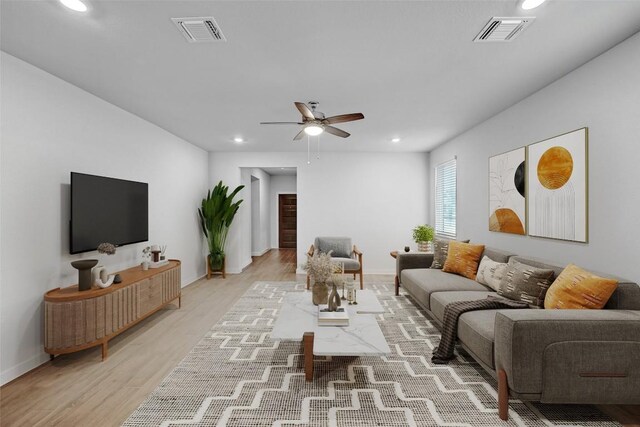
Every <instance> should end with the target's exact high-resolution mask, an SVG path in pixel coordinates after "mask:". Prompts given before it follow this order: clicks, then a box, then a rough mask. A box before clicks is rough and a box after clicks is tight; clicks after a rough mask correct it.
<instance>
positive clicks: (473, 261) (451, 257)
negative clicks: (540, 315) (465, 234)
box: [442, 241, 484, 280]
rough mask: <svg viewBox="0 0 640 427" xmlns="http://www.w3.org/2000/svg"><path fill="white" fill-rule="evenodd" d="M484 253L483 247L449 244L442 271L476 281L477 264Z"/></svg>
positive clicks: (458, 243)
mask: <svg viewBox="0 0 640 427" xmlns="http://www.w3.org/2000/svg"><path fill="white" fill-rule="evenodd" d="M483 252H484V245H472V244H470V243H462V242H456V241H451V242H449V253H448V254H447V260H446V261H445V263H444V267H442V271H446V272H447V273H454V274H459V275H460V276H463V277H466V278H467V279H471V280H476V273H477V272H478V263H479V262H480V257H481V256H482V253H483Z"/></svg>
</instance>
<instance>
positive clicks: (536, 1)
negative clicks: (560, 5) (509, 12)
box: [520, 0, 546, 10]
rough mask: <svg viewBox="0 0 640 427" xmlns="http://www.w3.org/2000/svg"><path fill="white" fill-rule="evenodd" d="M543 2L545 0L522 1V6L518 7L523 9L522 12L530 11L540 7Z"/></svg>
mask: <svg viewBox="0 0 640 427" xmlns="http://www.w3.org/2000/svg"><path fill="white" fill-rule="evenodd" d="M545 1H546V0H523V1H522V5H521V6H520V7H521V8H523V9H524V10H531V9H535V8H536V7H538V6H540V5H541V4H542V3H544V2H545Z"/></svg>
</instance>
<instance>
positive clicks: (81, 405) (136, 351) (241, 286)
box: [0, 250, 640, 427]
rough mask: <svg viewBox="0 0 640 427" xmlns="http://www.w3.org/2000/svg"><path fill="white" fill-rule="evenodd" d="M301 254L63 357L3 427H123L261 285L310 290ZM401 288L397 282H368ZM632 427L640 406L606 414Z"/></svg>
mask: <svg viewBox="0 0 640 427" xmlns="http://www.w3.org/2000/svg"><path fill="white" fill-rule="evenodd" d="M295 264H296V257H295V251H294V250H272V251H270V252H268V253H267V254H265V255H263V256H261V257H254V258H253V263H252V264H251V265H250V266H249V267H248V268H246V269H245V271H243V272H242V273H241V274H236V275H227V278H226V279H222V278H221V277H220V276H215V277H214V278H212V279H211V280H206V279H201V280H198V281H197V282H195V283H194V284H192V285H190V286H188V287H186V288H184V289H183V290H182V308H181V309H179V310H178V309H177V308H176V307H172V308H170V309H167V310H162V311H160V312H159V313H157V314H156V315H154V316H151V317H150V318H149V319H147V320H145V321H143V322H141V323H140V324H139V325H137V326H135V327H133V328H131V329H129V330H128V331H126V332H124V333H123V334H121V335H119V336H118V337H116V338H114V339H113V340H112V341H110V343H109V358H108V359H107V360H105V361H104V362H101V361H100V360H101V353H100V349H99V348H95V349H89V350H85V351H81V352H78V353H75V354H70V355H63V356H59V357H57V358H56V359H54V360H53V361H51V362H48V363H46V364H44V365H42V366H40V367H39V368H37V369H35V370H33V371H31V372H29V373H27V374H25V375H23V376H22V377H20V378H18V379H16V380H14V381H13V382H11V383H9V384H6V385H4V386H3V387H2V388H0V425H1V426H2V427H5V426H6V427H9V426H29V427H31V426H33V427H36V426H64V427H70V426H100V427H103V426H119V425H121V423H122V422H123V421H124V420H125V419H126V418H127V417H128V416H129V414H130V413H131V412H133V410H134V409H135V408H137V407H138V405H140V403H141V402H142V401H143V400H144V398H145V397H146V396H147V395H148V394H149V393H151V391H153V390H154V389H155V388H156V386H157V385H158V384H159V383H160V381H161V380H162V379H163V378H164V377H165V376H166V375H167V374H168V373H169V372H170V371H171V370H172V369H173V367H174V366H176V365H177V364H178V363H179V362H180V361H181V360H182V359H183V358H184V356H186V354H187V353H188V352H189V351H190V350H191V348H193V347H194V346H195V345H196V344H197V343H198V341H200V339H201V338H202V337H203V336H204V334H205V333H206V332H207V331H208V330H209V329H210V328H211V326H212V325H214V324H215V323H216V322H217V321H218V320H219V319H220V318H221V317H222V315H223V314H224V313H225V312H226V311H227V310H228V309H229V307H231V305H233V304H234V302H235V301H236V300H238V299H239V298H240V296H242V294H244V292H245V291H246V290H247V289H248V288H249V286H250V285H251V284H252V283H254V282H256V281H259V280H274V281H296V280H297V281H299V282H300V283H304V282H305V278H304V276H297V277H296V274H295V268H296V265H295ZM372 281H386V282H388V283H393V276H390V275H389V276H368V277H367V278H366V281H365V282H372ZM603 409H604V410H606V411H607V412H609V413H610V414H611V415H612V416H614V417H616V418H617V419H618V420H619V421H620V422H622V423H625V425H627V426H632V425H633V426H637V425H640V406H638V407H635V406H632V407H630V406H627V407H617V406H608V407H603ZM636 423H637V424H636Z"/></svg>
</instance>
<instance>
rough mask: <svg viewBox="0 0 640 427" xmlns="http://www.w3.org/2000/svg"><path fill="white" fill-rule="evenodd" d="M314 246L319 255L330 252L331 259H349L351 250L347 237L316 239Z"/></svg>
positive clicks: (349, 240)
mask: <svg viewBox="0 0 640 427" xmlns="http://www.w3.org/2000/svg"><path fill="white" fill-rule="evenodd" d="M314 246H315V247H316V249H318V251H319V252H320V253H325V254H326V253H329V252H331V257H332V258H351V252H352V248H353V246H352V245H351V238H349V237H316V240H315V243H314Z"/></svg>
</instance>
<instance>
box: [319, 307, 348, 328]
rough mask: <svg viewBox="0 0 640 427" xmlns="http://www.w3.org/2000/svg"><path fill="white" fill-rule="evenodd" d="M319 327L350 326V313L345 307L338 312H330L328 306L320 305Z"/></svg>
mask: <svg viewBox="0 0 640 427" xmlns="http://www.w3.org/2000/svg"><path fill="white" fill-rule="evenodd" d="M318 325H319V326H349V312H348V311H347V310H346V309H345V308H344V307H338V311H329V308H328V306H327V305H326V304H320V305H318Z"/></svg>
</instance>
